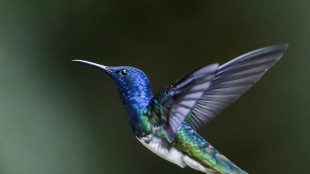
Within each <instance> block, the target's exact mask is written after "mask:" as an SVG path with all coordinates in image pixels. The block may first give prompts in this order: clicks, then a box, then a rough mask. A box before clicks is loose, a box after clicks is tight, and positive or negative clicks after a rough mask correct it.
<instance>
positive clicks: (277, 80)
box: [0, 0, 310, 174]
mask: <svg viewBox="0 0 310 174" xmlns="http://www.w3.org/2000/svg"><path fill="white" fill-rule="evenodd" d="M309 9H310V1H306V0H305V1H302V0H299V1H289V0H273V1H270V0H260V1H240V0H234V1H216V2H215V1H209V0H172V1H170V0H168V1H167V0H156V1H144V0H131V1H127V0H89V1H85V0H74V1H73V0H42V1H37V0H26V1H25V0H20V1H17V0H2V1H1V2H0V173H1V174H56V173H57V174H86V173H87V174H120V173H126V174H145V173H148V174H158V173H162V174H171V173H178V174H189V173H191V174H199V173H200V172H197V171H194V170H192V169H190V168H186V169H181V168H179V167H178V166H176V165H173V164H171V163H169V162H167V161H165V160H162V159H160V158H159V157H157V156H156V155H154V154H153V153H151V152H150V151H148V150H147V149H146V148H144V147H143V146H142V145H141V144H139V142H138V141H137V140H136V139H135V137H134V136H133V133H132V132H131V129H130V127H129V124H128V122H127V118H126V115H125V114H126V112H125V110H124V108H123V106H122V103H121V101H120V99H119V97H118V94H117V92H116V90H115V87H114V84H113V82H112V80H111V79H109V77H108V76H107V75H106V74H105V73H103V72H102V71H100V70H97V69H94V68H91V67H88V66H85V65H81V64H78V63H74V62H71V60H72V59H77V58H83V59H86V60H90V61H94V62H98V63H101V64H105V65H114V66H115V65H130V66H135V67H138V68H140V69H142V70H144V71H145V73H146V74H148V76H149V78H150V80H151V83H152V87H153V92H154V93H156V92H158V91H160V90H161V89H163V88H164V87H165V86H167V85H169V84H170V83H172V82H174V81H175V80H176V79H177V78H179V77H180V76H182V75H184V74H186V73H188V72H190V71H192V70H193V69H195V68H197V67H200V66H202V65H206V64H209V63H214V62H219V63H225V62H226V61H228V60H230V59H232V58H234V57H236V56H239V55H241V54H243V53H246V52H248V51H251V50H254V49H257V48H260V47H264V46H268V45H273V44H279V43H289V44H290V47H289V49H288V50H287V52H286V54H285V55H284V57H283V59H281V61H280V62H279V63H278V64H277V65H276V66H275V67H274V68H272V69H271V70H270V71H269V72H268V73H267V74H266V75H265V76H264V78H262V79H261V80H260V81H259V82H258V83H257V84H256V85H254V86H253V87H252V89H251V90H249V91H248V92H247V93H246V94H244V95H243V96H242V97H241V98H240V99H239V100H238V101H237V102H236V103H234V104H233V105H232V106H231V107H229V108H228V109H226V110H225V111H223V112H222V113H221V115H220V116H219V117H217V118H216V119H214V120H213V121H211V122H210V123H209V124H207V125H206V126H205V127H204V128H203V129H202V130H200V132H199V133H201V134H202V136H203V137H205V138H206V139H207V140H208V141H209V142H210V143H211V144H212V145H213V146H215V147H216V148H217V149H218V150H219V151H221V152H222V153H223V154H225V156H227V157H228V158H230V159H231V160H232V161H233V162H235V163H236V164H237V165H238V166H240V167H241V168H242V169H244V170H246V171H248V172H249V173H253V174H255V173H264V174H275V173H281V174H292V173H309V170H310V167H309V164H308V163H309V161H310V150H309V147H310V128H309V123H310V114H309V113H310V102H309V101H310V100H309V99H310V92H309V89H310V80H309V77H310V76H309V73H310V70H309V66H310V61H309V58H310V54H309V45H310V42H309V40H310V20H309V19H310V10H309Z"/></svg>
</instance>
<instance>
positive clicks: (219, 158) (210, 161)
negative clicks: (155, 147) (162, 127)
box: [172, 122, 247, 174]
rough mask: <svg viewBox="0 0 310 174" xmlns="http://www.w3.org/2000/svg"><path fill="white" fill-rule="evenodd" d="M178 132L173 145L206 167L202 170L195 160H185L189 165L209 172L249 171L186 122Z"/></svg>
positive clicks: (231, 173) (210, 173) (232, 172)
mask: <svg viewBox="0 0 310 174" xmlns="http://www.w3.org/2000/svg"><path fill="white" fill-rule="evenodd" d="M176 134H177V135H176V139H175V140H174V141H173V142H172V146H173V147H175V148H176V149H178V150H179V151H181V152H182V153H184V154H185V155H187V156H188V157H189V158H190V159H192V160H193V161H196V162H197V163H199V164H200V165H201V166H203V167H205V169H204V170H202V169H201V168H199V167H197V166H199V165H195V163H194V162H192V161H191V162H186V160H185V161H184V162H185V163H186V164H187V165H188V166H189V167H192V168H194V169H196V170H200V171H203V172H205V173H208V174H215V173H220V174H247V172H245V171H243V170H242V169H240V168H239V167H238V166H236V165H235V164H234V163H233V162H231V161H230V160H229V159H227V158H226V157H225V156H224V155H222V154H221V153H220V152H219V151H217V150H216V149H215V148H214V147H213V146H211V145H210V144H209V143H208V142H207V141H206V140H205V139H203V138H202V137H201V136H200V135H199V134H198V133H197V132H196V131H194V130H193V129H192V128H191V127H190V126H189V125H187V124H186V123H185V122H183V123H182V126H181V127H180V128H179V129H178V130H177V133H176Z"/></svg>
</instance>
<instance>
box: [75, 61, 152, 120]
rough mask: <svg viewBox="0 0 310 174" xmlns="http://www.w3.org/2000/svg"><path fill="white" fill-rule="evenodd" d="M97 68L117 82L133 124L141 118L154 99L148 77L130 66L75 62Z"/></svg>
mask: <svg viewBox="0 0 310 174" xmlns="http://www.w3.org/2000/svg"><path fill="white" fill-rule="evenodd" d="M73 61H76V62H81V63H85V64H88V65H92V66H95V67H97V68H99V69H102V70H104V71H105V72H106V73H108V74H109V75H110V76H111V77H112V78H113V79H114V81H115V84H116V87H117V90H118V92H119V94H120V96H121V98H122V100H123V104H124V105H125V107H126V109H127V112H128V116H129V119H130V121H131V122H135V121H136V119H137V118H139V117H140V111H141V110H142V109H143V108H144V107H145V106H147V105H148V103H149V101H150V100H151V99H152V97H153V95H152V91H151V88H150V82H149V80H148V78H147V76H146V75H145V74H144V72H142V71H141V70H139V69H137V68H134V67H129V66H116V67H112V66H104V65H100V64H97V63H93V62H88V61H84V60H73Z"/></svg>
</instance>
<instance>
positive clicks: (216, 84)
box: [161, 45, 288, 142]
mask: <svg viewBox="0 0 310 174" xmlns="http://www.w3.org/2000/svg"><path fill="white" fill-rule="evenodd" d="M287 47H288V46H287V45H275V46H270V47H265V48H261V49H258V50H254V51H252V52H249V53H247V54H244V55H242V56H239V57H237V58H235V59H233V60H231V61H229V62H227V63H225V64H223V65H221V66H218V64H212V65H209V66H205V67H202V68H200V69H198V70H196V71H194V72H193V73H190V74H189V75H188V76H186V77H184V78H182V79H181V80H179V81H177V82H176V83H175V84H174V85H172V86H171V87H170V88H168V89H167V90H166V91H165V94H167V99H166V100H165V101H164V102H163V104H164V107H163V108H164V109H163V113H162V116H161V120H162V122H163V123H162V125H163V128H164V131H165V133H166V137H167V139H168V141H169V142H171V141H172V140H173V139H174V136H175V132H176V130H177V129H178V128H179V127H180V125H181V124H182V122H183V121H186V122H187V123H188V124H189V125H190V126H191V127H192V128H193V129H195V130H198V129H199V128H201V127H202V126H203V124H205V123H206V122H208V121H209V120H211V119H212V118H214V117H215V116H216V115H217V114H218V113H219V112H221V111H222V110H223V109H225V108H226V107H228V106H229V105H230V104H231V103H232V102H234V101H235V100H237V99H238V98H239V97H240V96H241V95H242V94H243V93H244V92H245V91H247V90H248V89H249V88H250V87H251V86H252V85H253V84H254V83H255V82H257V81H258V80H259V79H260V78H261V77H262V76H263V75H264V73H265V72H266V71H267V70H269V69H270V68H271V67H272V66H273V65H274V64H275V63H276V62H277V61H278V60H279V59H280V58H281V57H282V55H283V54H284V51H285V50H286V49H287Z"/></svg>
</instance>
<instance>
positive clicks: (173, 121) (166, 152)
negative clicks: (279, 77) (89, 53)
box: [73, 44, 288, 174]
mask: <svg viewBox="0 0 310 174" xmlns="http://www.w3.org/2000/svg"><path fill="white" fill-rule="evenodd" d="M287 47H288V45H287V44H283V45H273V46H269V47H265V48H261V49H257V50H254V51H251V52H249V53H246V54H243V55H241V56H239V57H237V58H235V59H233V60H231V61H229V62H227V63H225V64H223V65H219V64H218V63H214V64H210V65H207V66H203V67H201V68H199V69H197V70H194V71H193V72H192V73H189V74H188V75H186V76H184V77H183V78H180V79H179V80H177V81H176V82H175V83H172V84H171V85H170V86H168V87H166V88H165V89H164V90H162V92H159V93H157V94H155V95H153V94H152V91H151V86H150V81H149V79H148V78H147V76H146V75H145V73H144V72H143V71H141V70H139V69H137V68H134V67H130V66H104V65H100V64H97V63H93V62H89V61H85V60H73V61H75V62H80V63H84V64H88V65H91V66H94V67H97V68H99V69H101V70H103V71H104V72H106V73H107V74H108V75H109V76H110V77H112V79H113V80H114V82H115V84H116V88H117V90H118V93H119V94H120V97H121V100H122V102H123V104H124V106H125V108H126V111H127V116H128V120H129V123H130V126H131V129H132V130H133V133H134V134H135V136H136V138H137V139H138V140H139V141H140V142H141V143H142V144H143V145H144V146H145V147H146V148H148V149H149V150H151V151H152V152H154V153H155V154H157V155H158V156H160V157H162V158H164V159H166V160H168V161H170V162H172V163H174V164H176V165H178V166H180V167H182V168H184V167H186V166H189V167H191V168H193V169H196V170H198V171H201V172H204V173H207V174H246V173H247V172H245V171H244V170H242V169H241V168H239V167H238V166H237V165H235V164H234V163H233V162H232V161H230V160H229V159H228V158H226V157H225V156H224V155H222V154H221V153H220V152H219V151H217V150H216V149H215V148H214V147H213V146H212V145H211V144H210V143H208V142H207V141H206V140H205V139H204V138H203V137H201V136H200V135H199V134H198V133H197V131H198V130H199V129H200V128H201V127H202V126H203V125H204V124H205V123H207V122H209V121H210V120H211V119H212V118H214V117H215V116H217V115H218V114H219V113H220V111H222V110H223V109H225V108H227V107H228V106H229V105H230V104H231V103H233V102H234V101H235V100H237V99H238V98H239V97H240V96H241V95H242V94H243V93H244V92H245V91H247V90H248V89H249V88H250V87H251V86H252V85H253V84H254V83H255V82H257V81H258V80H259V79H260V78H261V77H262V76H263V75H264V73H265V72H266V71H267V70H269V69H270V68H271V67H272V66H273V65H274V64H275V63H276V62H277V61H278V60H279V59H280V58H281V57H282V55H283V54H284V52H285V50H286V49H287Z"/></svg>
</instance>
